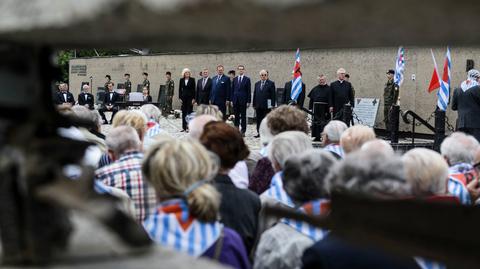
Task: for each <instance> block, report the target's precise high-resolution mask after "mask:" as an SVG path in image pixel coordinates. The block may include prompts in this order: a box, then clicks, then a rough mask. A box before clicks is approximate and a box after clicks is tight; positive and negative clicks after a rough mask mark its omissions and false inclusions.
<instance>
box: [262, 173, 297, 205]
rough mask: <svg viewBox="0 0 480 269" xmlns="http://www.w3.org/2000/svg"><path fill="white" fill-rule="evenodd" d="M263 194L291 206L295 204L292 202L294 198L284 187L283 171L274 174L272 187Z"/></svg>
mask: <svg viewBox="0 0 480 269" xmlns="http://www.w3.org/2000/svg"><path fill="white" fill-rule="evenodd" d="M261 196H263V197H269V198H272V199H274V200H277V201H279V202H280V203H282V204H284V205H286V206H289V207H294V206H295V205H294V204H293V202H292V199H291V198H290V197H289V196H288V194H287V192H285V190H284V189H283V181H282V172H277V173H276V174H275V175H273V177H272V182H271V183H270V188H268V189H267V190H266V191H265V192H264V193H262V195H261Z"/></svg>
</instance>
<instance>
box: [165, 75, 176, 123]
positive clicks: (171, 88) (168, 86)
mask: <svg viewBox="0 0 480 269" xmlns="http://www.w3.org/2000/svg"><path fill="white" fill-rule="evenodd" d="M165 77H166V78H167V80H166V81H165V112H167V113H169V114H170V113H172V103H173V94H174V92H175V82H174V81H173V80H172V73H171V72H170V71H167V72H166V73H165Z"/></svg>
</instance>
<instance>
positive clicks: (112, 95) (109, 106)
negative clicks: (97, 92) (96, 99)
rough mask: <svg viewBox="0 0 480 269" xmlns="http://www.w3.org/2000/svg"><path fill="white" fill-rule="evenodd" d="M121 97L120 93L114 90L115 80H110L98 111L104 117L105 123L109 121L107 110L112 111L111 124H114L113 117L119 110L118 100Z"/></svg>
mask: <svg viewBox="0 0 480 269" xmlns="http://www.w3.org/2000/svg"><path fill="white" fill-rule="evenodd" d="M119 98H120V95H119V94H118V93H116V92H115V91H114V90H113V82H109V83H108V84H107V92H106V93H105V97H104V99H103V104H102V107H101V108H100V109H99V110H98V113H100V116H101V117H102V120H103V124H108V123H109V122H108V121H107V118H106V117H105V112H106V111H111V112H112V118H111V119H110V124H112V120H113V117H115V114H116V113H117V112H118V106H117V105H116V102H117V101H118V99H119Z"/></svg>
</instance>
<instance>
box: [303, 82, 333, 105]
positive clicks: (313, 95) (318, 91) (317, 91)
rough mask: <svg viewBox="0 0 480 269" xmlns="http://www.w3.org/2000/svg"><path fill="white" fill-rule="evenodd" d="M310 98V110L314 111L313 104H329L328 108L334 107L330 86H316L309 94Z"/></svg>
mask: <svg viewBox="0 0 480 269" xmlns="http://www.w3.org/2000/svg"><path fill="white" fill-rule="evenodd" d="M308 98H310V102H309V104H308V109H310V110H312V109H313V103H315V102H323V103H327V104H328V107H331V106H332V105H333V100H332V91H331V90H330V86H328V84H327V85H317V86H315V87H314V88H313V89H312V90H311V91H310V93H309V94H308Z"/></svg>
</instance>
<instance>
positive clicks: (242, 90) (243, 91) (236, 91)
mask: <svg viewBox="0 0 480 269" xmlns="http://www.w3.org/2000/svg"><path fill="white" fill-rule="evenodd" d="M231 90H232V93H231V94H230V96H231V97H232V98H231V99H232V102H233V104H234V105H237V104H238V105H243V106H245V105H247V104H250V103H251V100H252V83H251V82H250V78H249V77H247V76H245V75H243V79H242V82H240V77H239V76H237V77H235V78H234V79H233V83H232V89H231Z"/></svg>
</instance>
